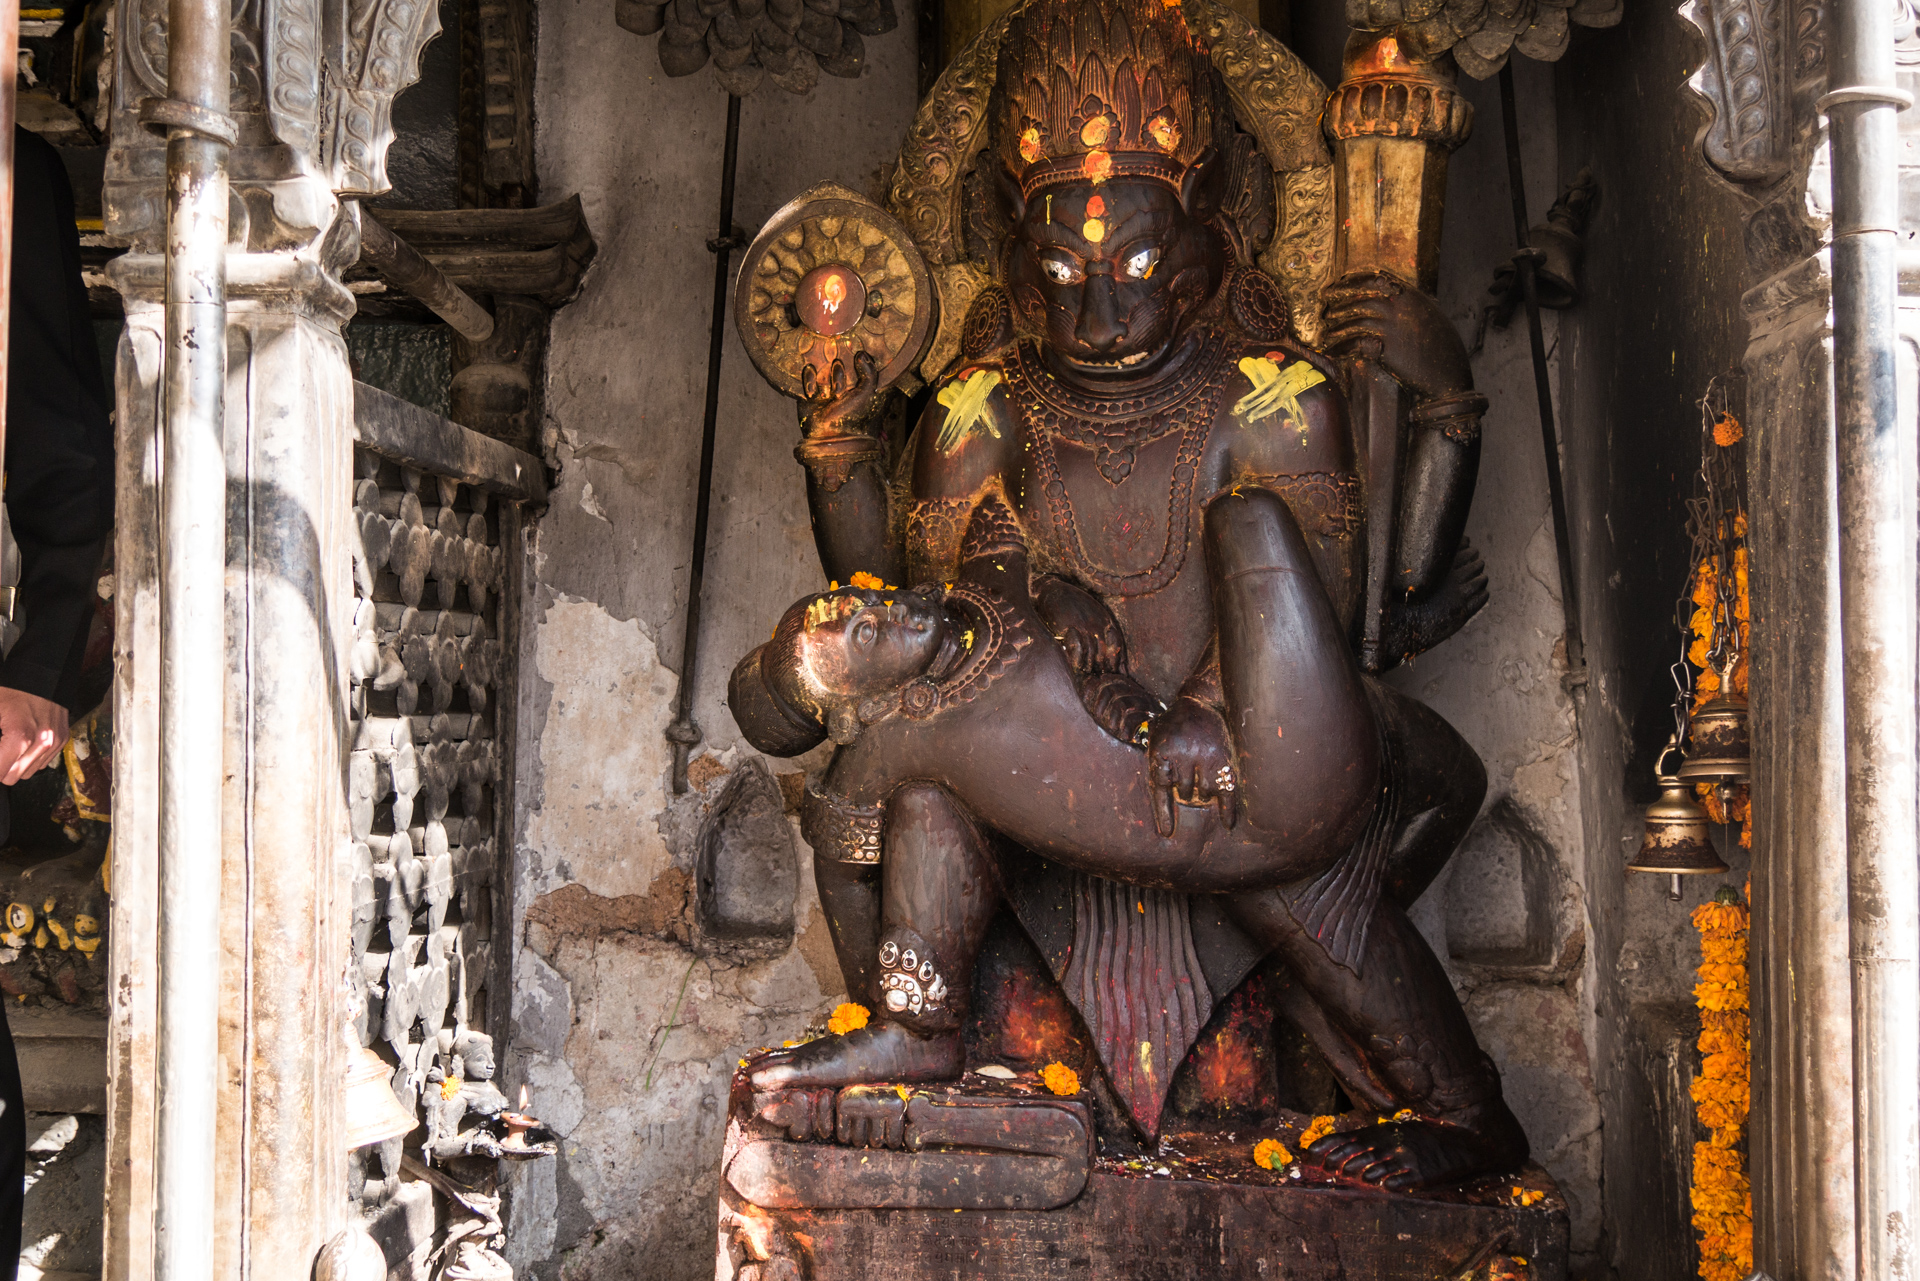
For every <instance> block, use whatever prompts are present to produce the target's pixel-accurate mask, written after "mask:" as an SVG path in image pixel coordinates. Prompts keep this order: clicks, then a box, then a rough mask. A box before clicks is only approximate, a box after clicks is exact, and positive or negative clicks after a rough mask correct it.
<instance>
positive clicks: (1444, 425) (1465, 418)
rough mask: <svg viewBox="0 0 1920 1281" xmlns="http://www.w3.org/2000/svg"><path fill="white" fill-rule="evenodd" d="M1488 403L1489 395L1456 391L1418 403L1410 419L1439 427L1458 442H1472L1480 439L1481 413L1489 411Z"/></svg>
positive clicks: (1417, 424) (1421, 425) (1409, 420)
mask: <svg viewBox="0 0 1920 1281" xmlns="http://www.w3.org/2000/svg"><path fill="white" fill-rule="evenodd" d="M1487 404H1488V401H1487V398H1486V397H1485V396H1483V395H1481V394H1480V393H1479V392H1477V391H1456V392H1453V393H1452V394H1451V395H1446V396H1435V397H1434V398H1433V399H1432V400H1429V401H1427V402H1426V403H1425V404H1423V405H1416V406H1415V407H1414V409H1413V412H1412V413H1410V414H1408V415H1407V422H1408V423H1409V424H1411V425H1416V426H1420V427H1436V428H1438V429H1439V431H1440V434H1441V435H1442V436H1445V437H1446V438H1447V439H1448V440H1451V441H1453V442H1454V443H1455V444H1457V445H1472V444H1476V443H1478V441H1479V439H1480V416H1481V415H1482V414H1484V413H1486V411H1487Z"/></svg>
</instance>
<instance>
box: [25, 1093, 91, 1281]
mask: <svg viewBox="0 0 1920 1281" xmlns="http://www.w3.org/2000/svg"><path fill="white" fill-rule="evenodd" d="M105 1189H106V1119H105V1118H104V1117H98V1116H83V1115H76V1114H73V1113H55V1112H29V1113H27V1204H26V1213H25V1216H24V1218H23V1220H22V1225H21V1227H22V1230H21V1233H20V1278H19V1281H97V1278H98V1277H99V1276H100V1262H101V1257H100V1256H101V1240H100V1209H101V1198H102V1195H103V1194H104V1192H105Z"/></svg>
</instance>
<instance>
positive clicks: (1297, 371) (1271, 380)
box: [1233, 356, 1327, 431]
mask: <svg viewBox="0 0 1920 1281" xmlns="http://www.w3.org/2000/svg"><path fill="white" fill-rule="evenodd" d="M1240 372H1241V373H1243V374H1245V375H1246V376H1247V381H1248V382H1250V383H1252V384H1253V390H1252V391H1250V392H1248V393H1247V394H1246V395H1244V396H1242V397H1241V398H1240V399H1239V400H1237V401H1235V402H1234V406H1233V412H1234V415H1235V417H1238V418H1241V419H1243V420H1245V421H1246V422H1249V423H1257V422H1259V421H1260V420H1261V419H1262V418H1270V417H1272V416H1273V415H1274V414H1276V413H1284V414H1285V416H1286V417H1287V418H1290V419H1292V420H1293V422H1294V423H1295V424H1296V425H1298V426H1299V427H1300V428H1301V429H1302V430H1303V431H1304V430H1305V419H1306V415H1305V414H1303V413H1301V412H1300V399H1299V397H1300V393H1301V392H1303V391H1306V390H1307V389H1308V388H1310V387H1318V386H1319V385H1320V384H1321V383H1323V382H1325V381H1327V376H1326V375H1325V374H1323V373H1321V372H1320V371H1319V370H1318V369H1315V368H1314V367H1313V366H1312V365H1310V364H1308V363H1307V362H1306V361H1304V360H1296V361H1294V362H1293V363H1292V364H1291V365H1288V366H1287V367H1286V368H1285V369H1282V368H1281V367H1280V365H1279V362H1277V361H1275V360H1272V359H1270V358H1268V357H1266V356H1244V357H1242V358H1241V360H1240Z"/></svg>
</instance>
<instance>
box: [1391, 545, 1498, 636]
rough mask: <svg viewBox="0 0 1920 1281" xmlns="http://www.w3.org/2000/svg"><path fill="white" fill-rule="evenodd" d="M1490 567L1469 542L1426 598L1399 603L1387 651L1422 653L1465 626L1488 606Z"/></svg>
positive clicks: (1394, 611) (1396, 604)
mask: <svg viewBox="0 0 1920 1281" xmlns="http://www.w3.org/2000/svg"><path fill="white" fill-rule="evenodd" d="M1488 599H1489V596H1488V590H1487V566H1486V562H1485V561H1483V560H1482V559H1481V558H1480V553H1479V551H1478V550H1476V549H1475V548H1474V546H1473V545H1472V544H1471V543H1469V542H1468V541H1467V540H1466V539H1464V538H1463V539H1461V540H1460V550H1459V551H1457V552H1455V553H1454V557H1453V566H1452V568H1451V569H1449V570H1448V571H1447V576H1446V577H1445V578H1444V579H1442V580H1441V581H1440V582H1439V584H1437V585H1436V586H1435V587H1434V588H1433V589H1432V590H1431V591H1429V592H1428V593H1427V594H1426V595H1424V596H1420V597H1416V598H1412V599H1409V600H1404V601H1398V602H1396V603H1395V604H1394V606H1393V611H1392V615H1391V617H1390V618H1389V619H1388V622H1387V631H1388V634H1387V638H1386V640H1387V645H1386V649H1387V652H1388V653H1390V654H1394V655H1396V656H1398V657H1401V658H1405V657H1408V656H1410V655H1413V654H1422V653H1425V652H1426V651H1427V650H1430V649H1432V648H1433V647H1434V646H1435V645H1438V644H1439V643H1440V642H1441V641H1443V640H1446V639H1447V638H1448V637H1449V636H1452V635H1453V634H1454V633H1455V632H1457V631H1459V630H1460V629H1461V628H1462V627H1465V626H1466V625H1467V623H1468V622H1469V621H1471V620H1472V618H1473V616H1474V615H1475V614H1478V613H1479V612H1480V611H1481V610H1483V609H1485V608H1486V607H1487V600H1488Z"/></svg>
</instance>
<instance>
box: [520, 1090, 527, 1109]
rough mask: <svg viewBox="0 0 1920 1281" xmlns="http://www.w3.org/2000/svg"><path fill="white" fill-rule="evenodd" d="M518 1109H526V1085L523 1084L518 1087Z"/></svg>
mask: <svg viewBox="0 0 1920 1281" xmlns="http://www.w3.org/2000/svg"><path fill="white" fill-rule="evenodd" d="M520 1110H521V1111H522V1112H525V1111H526V1110H527V1087H526V1086H524V1085H523V1086H521V1087H520Z"/></svg>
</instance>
